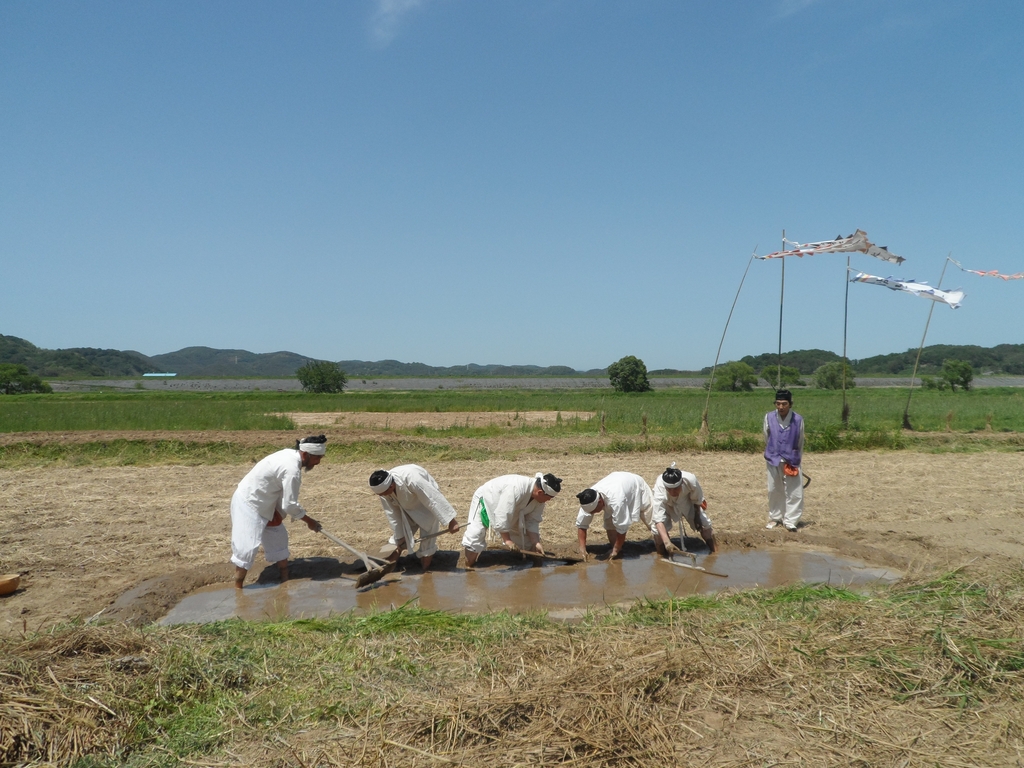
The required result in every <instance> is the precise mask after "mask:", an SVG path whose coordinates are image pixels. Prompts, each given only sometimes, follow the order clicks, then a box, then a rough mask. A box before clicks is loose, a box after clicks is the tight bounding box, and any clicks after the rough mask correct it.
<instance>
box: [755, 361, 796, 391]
mask: <svg viewBox="0 0 1024 768" xmlns="http://www.w3.org/2000/svg"><path fill="white" fill-rule="evenodd" d="M761 378H762V379H763V380H764V382H765V384H767V385H768V386H769V387H776V386H777V387H778V388H779V389H783V388H785V387H789V386H793V385H796V386H798V387H802V386H803V385H804V382H803V379H801V378H800V371H799V370H798V369H796V368H793V367H792V366H790V365H784V366H782V374H781V376H780V375H779V366H778V365H766V366H765V367H764V368H762V369H761ZM780 379H781V380H780Z"/></svg>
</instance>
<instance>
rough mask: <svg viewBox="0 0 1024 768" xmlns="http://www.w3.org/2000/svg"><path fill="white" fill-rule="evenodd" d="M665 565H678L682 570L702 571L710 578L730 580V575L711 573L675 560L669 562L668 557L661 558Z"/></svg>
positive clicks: (705, 569)
mask: <svg viewBox="0 0 1024 768" xmlns="http://www.w3.org/2000/svg"><path fill="white" fill-rule="evenodd" d="M661 561H662V562H663V563H669V564H670V565H678V566H679V567H680V568H689V569H690V570H691V571H700V572H701V573H706V574H707V575H708V576H721V577H722V578H723V579H727V578H729V574H728V573H715V572H714V571H709V570H708V569H707V568H701V567H700V566H699V565H690V564H689V563H677V562H676V561H675V560H669V559H668V558H667V557H663V558H661Z"/></svg>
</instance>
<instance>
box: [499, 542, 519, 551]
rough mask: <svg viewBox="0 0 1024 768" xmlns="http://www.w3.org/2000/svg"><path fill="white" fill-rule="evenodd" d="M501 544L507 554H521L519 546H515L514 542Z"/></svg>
mask: <svg viewBox="0 0 1024 768" xmlns="http://www.w3.org/2000/svg"><path fill="white" fill-rule="evenodd" d="M502 544H504V545H505V549H507V550H508V551H509V552H520V553H521V552H522V550H521V549H519V545H518V544H516V543H515V542H514V541H511V540H510V541H504V542H502Z"/></svg>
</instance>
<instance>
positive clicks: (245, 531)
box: [231, 493, 290, 571]
mask: <svg viewBox="0 0 1024 768" xmlns="http://www.w3.org/2000/svg"><path fill="white" fill-rule="evenodd" d="M267 522H268V521H267V520H264V519H263V518H262V517H260V516H259V514H258V513H257V512H256V510H254V509H253V508H252V507H250V506H249V505H248V504H246V503H245V502H244V501H243V500H242V499H241V498H239V497H238V494H237V493H236V494H234V495H232V497H231V562H232V563H234V564H235V565H237V566H238V567H239V568H245V570H247V571H248V570H249V569H250V568H252V564H253V561H254V560H255V559H256V553H257V552H258V551H259V548H260V547H261V546H262V547H263V556H264V557H266V558H267V561H268V562H271V563H276V562H279V561H281V560H287V559H288V556H289V554H290V553H289V551H288V530H287V529H286V528H285V527H284V523H282V524H281V525H273V526H268V525H267Z"/></svg>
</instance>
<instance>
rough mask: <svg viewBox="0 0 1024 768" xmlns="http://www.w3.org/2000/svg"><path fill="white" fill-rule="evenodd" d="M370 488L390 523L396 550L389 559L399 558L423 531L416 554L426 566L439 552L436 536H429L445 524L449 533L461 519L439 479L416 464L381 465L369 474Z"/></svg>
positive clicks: (426, 566)
mask: <svg viewBox="0 0 1024 768" xmlns="http://www.w3.org/2000/svg"><path fill="white" fill-rule="evenodd" d="M370 490H372V491H373V492H374V493H376V494H377V495H378V496H379V497H380V505H381V507H383V508H384V514H385V515H386V516H387V519H388V525H390V526H391V538H390V540H389V541H388V544H389V545H393V546H394V550H393V551H392V552H390V553H389V554H388V556H387V559H388V560H391V561H394V560H397V559H398V557H399V555H401V554H402V551H403V550H405V549H409V547H411V546H412V543H413V539H414V538H415V534H416V532H417V531H418V532H419V533H420V546H419V549H418V550H417V553H416V554H417V555H418V557H419V559H420V565H421V566H422V567H423V570H424V571H425V570H427V569H428V568H429V567H430V562H431V561H432V560H433V558H434V553H435V552H437V537H436V536H435V537H433V538H426V537H427V536H430V535H431V534H436V533H438V532H439V531H440V530H441V526H446V527H447V528H448V532H449V533H455V532H457V531H458V530H459V521H458V520H457V519H456V514H455V510H454V509H453V508H452V505H451V504H449V503H448V499H446V498H445V497H444V494H442V493H441V489H440V488H439V487H438V485H437V481H436V480H435V479H434V478H433V477H431V476H430V473H429V472H427V470H425V469H424V468H423V467H421V466H418V465H417V464H403V465H402V466H400V467H395V468H394V469H392V470H391V471H388V470H386V469H378V470H377V471H376V472H374V473H373V474H372V475H370Z"/></svg>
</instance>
